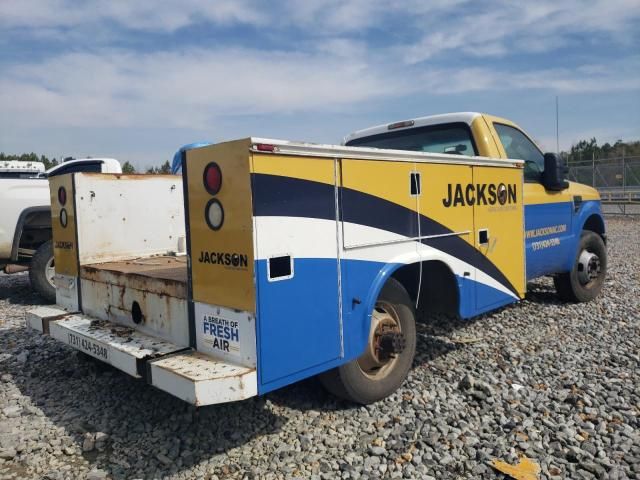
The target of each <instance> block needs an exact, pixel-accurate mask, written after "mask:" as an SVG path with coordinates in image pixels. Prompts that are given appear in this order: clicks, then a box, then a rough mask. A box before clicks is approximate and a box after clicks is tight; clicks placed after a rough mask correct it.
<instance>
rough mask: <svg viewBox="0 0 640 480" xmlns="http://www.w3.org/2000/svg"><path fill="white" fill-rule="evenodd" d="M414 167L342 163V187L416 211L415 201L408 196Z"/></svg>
mask: <svg viewBox="0 0 640 480" xmlns="http://www.w3.org/2000/svg"><path fill="white" fill-rule="evenodd" d="M414 166H415V164H414V163H409V162H392V161H373V160H349V161H344V162H342V185H343V186H344V187H346V188H351V189H353V190H358V191H360V192H363V193H368V194H371V195H375V196H376V197H380V198H384V199H385V200H389V201H390V202H393V203H397V204H398V205H402V206H403V207H406V208H410V209H412V210H414V211H415V210H416V207H417V203H416V197H412V196H411V195H410V194H409V193H410V192H409V188H410V181H411V179H410V176H409V175H410V173H411V171H413V170H414Z"/></svg>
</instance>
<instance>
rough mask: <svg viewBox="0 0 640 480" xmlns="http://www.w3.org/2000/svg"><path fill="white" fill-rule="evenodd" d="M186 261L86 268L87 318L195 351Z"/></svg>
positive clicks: (158, 260)
mask: <svg viewBox="0 0 640 480" xmlns="http://www.w3.org/2000/svg"><path fill="white" fill-rule="evenodd" d="M186 283H187V263H186V257H184V256H183V257H171V256H153V257H142V258H137V259H132V260H126V261H115V262H105V263H98V264H90V265H83V266H82V267H81V268H80V285H81V292H82V304H83V311H84V313H85V314H87V315H90V316H92V317H94V318H96V319H101V320H108V321H110V322H114V323H117V324H120V325H125V326H129V327H132V328H135V329H136V330H139V331H140V332H144V333H146V334H149V335H153V336H156V337H159V338H163V339H165V340H167V341H170V342H173V343H175V344H177V345H181V346H184V347H187V346H189V327H188V322H187V300H186V299H187V285H186Z"/></svg>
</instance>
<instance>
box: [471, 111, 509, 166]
mask: <svg viewBox="0 0 640 480" xmlns="http://www.w3.org/2000/svg"><path fill="white" fill-rule="evenodd" d="M471 132H472V133H473V139H474V140H475V142H476V147H478V155H480V156H481V157H489V158H506V157H505V156H504V155H502V154H501V152H500V150H499V149H498V145H496V139H495V138H494V136H493V133H492V129H491V128H489V127H488V126H487V122H486V121H485V119H484V116H482V115H481V116H479V117H476V118H475V119H474V120H473V122H471Z"/></svg>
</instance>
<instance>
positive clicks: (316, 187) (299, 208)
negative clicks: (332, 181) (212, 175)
mask: <svg viewBox="0 0 640 480" xmlns="http://www.w3.org/2000/svg"><path fill="white" fill-rule="evenodd" d="M251 181H252V184H253V214H254V216H256V217H274V216H284V217H311V218H324V219H327V220H335V218H336V203H335V197H334V195H335V193H334V187H333V185H327V184H326V183H320V182H312V181H309V180H301V179H299V178H291V177H283V176H280V175H266V174H262V173H254V174H252V175H251Z"/></svg>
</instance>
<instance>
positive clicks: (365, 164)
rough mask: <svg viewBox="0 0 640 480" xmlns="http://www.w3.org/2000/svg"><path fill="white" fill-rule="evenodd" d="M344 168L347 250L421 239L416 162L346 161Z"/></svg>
mask: <svg viewBox="0 0 640 480" xmlns="http://www.w3.org/2000/svg"><path fill="white" fill-rule="evenodd" d="M341 165H342V168H341V173H342V187H343V188H341V200H342V204H341V207H342V220H343V222H342V228H343V243H344V248H345V249H357V248H361V247H369V246H374V245H384V244H397V243H401V242H407V241H411V240H417V239H418V237H419V231H418V216H417V213H416V211H417V208H418V195H417V192H415V187H414V191H413V193H412V190H411V180H412V177H411V174H412V172H414V171H415V164H414V163H413V162H393V161H388V162H386V161H372V160H342V162H341Z"/></svg>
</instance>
